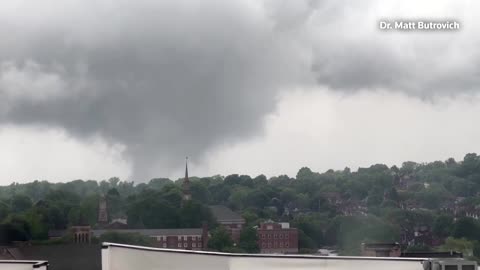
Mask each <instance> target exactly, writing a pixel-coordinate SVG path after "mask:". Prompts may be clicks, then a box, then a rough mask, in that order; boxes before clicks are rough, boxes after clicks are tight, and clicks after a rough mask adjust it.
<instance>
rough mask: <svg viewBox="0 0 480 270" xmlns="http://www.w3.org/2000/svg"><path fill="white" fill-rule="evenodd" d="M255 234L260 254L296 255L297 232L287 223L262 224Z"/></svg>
mask: <svg viewBox="0 0 480 270" xmlns="http://www.w3.org/2000/svg"><path fill="white" fill-rule="evenodd" d="M257 234H258V247H259V248H260V253H283V254H286V253H298V230H297V229H296V228H290V224H289V223H274V222H268V223H262V224H260V227H259V228H258V229H257Z"/></svg>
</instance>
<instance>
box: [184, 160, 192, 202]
mask: <svg viewBox="0 0 480 270" xmlns="http://www.w3.org/2000/svg"><path fill="white" fill-rule="evenodd" d="M182 191H183V200H184V201H190V200H191V199H192V194H191V193H190V180H188V157H186V158H185V179H183V183H182Z"/></svg>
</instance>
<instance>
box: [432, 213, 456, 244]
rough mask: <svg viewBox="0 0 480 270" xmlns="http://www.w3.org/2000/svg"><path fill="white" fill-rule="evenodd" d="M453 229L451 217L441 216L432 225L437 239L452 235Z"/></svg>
mask: <svg viewBox="0 0 480 270" xmlns="http://www.w3.org/2000/svg"><path fill="white" fill-rule="evenodd" d="M453 227H454V225H453V217H451V216H447V215H441V216H438V217H436V218H435V221H434V223H433V233H434V234H435V235H436V236H437V237H440V238H445V237H447V236H449V235H451V234H452V231H453Z"/></svg>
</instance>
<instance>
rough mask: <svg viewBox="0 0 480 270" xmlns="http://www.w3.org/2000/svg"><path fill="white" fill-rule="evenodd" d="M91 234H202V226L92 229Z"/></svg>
mask: <svg viewBox="0 0 480 270" xmlns="http://www.w3.org/2000/svg"><path fill="white" fill-rule="evenodd" d="M92 232H93V235H94V236H96V237H98V236H100V235H102V234H104V233H106V232H119V233H139V234H142V235H146V236H161V235H163V236H169V235H202V232H203V230H202V228H184V229H118V230H115V229H114V230H103V229H101V230H92Z"/></svg>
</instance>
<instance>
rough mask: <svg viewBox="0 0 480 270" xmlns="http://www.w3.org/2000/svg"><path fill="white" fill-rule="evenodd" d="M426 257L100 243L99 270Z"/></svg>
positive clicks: (396, 265) (378, 265)
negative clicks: (220, 250) (247, 251)
mask: <svg viewBox="0 0 480 270" xmlns="http://www.w3.org/2000/svg"><path fill="white" fill-rule="evenodd" d="M424 262H427V263H428V262H430V259H427V258H377V257H374V258H372V257H328V256H309V255H266V254H231V253H218V252H204V251H187V250H173V249H158V248H148V247H140V246H131V245H122V244H113V243H103V245H102V270H143V269H156V270H299V269H301V270H319V269H325V270H326V269H328V270H352V269H368V270H385V269H388V270H423V269H424Z"/></svg>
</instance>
